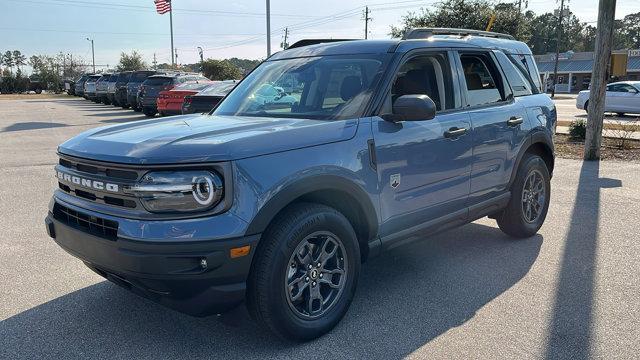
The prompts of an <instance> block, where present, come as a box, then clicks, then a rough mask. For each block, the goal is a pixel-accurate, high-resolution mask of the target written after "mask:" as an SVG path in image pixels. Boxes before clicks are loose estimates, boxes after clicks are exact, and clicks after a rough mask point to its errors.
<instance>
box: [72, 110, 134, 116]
mask: <svg viewBox="0 0 640 360" xmlns="http://www.w3.org/2000/svg"><path fill="white" fill-rule="evenodd" d="M109 110H112V109H109ZM134 114H136V113H135V112H133V111H130V112H125V111H123V110H116V111H111V112H98V113H95V114H85V115H84V116H90V117H113V116H130V115H134Z"/></svg>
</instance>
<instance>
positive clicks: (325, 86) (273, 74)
mask: <svg viewBox="0 0 640 360" xmlns="http://www.w3.org/2000/svg"><path fill="white" fill-rule="evenodd" d="M383 64H384V56H383V55H365V54H363V55H341V56H321V57H308V58H297V59H285V60H277V61H267V62H264V63H262V64H261V65H260V66H259V67H258V68H257V69H256V70H254V71H253V72H252V73H251V74H250V75H249V76H248V77H247V79H245V80H244V81H242V82H241V83H240V84H239V85H238V86H237V87H236V88H235V89H234V90H233V91H232V92H231V93H230V94H229V96H227V98H226V99H225V100H224V101H223V102H222V103H221V104H220V106H219V107H218V108H217V109H216V110H215V112H214V114H216V115H235V116H261V117H297V118H305V119H321V120H334V119H335V120H338V119H350V118H356V117H360V116H361V115H362V112H363V111H364V108H365V107H366V106H367V104H368V102H369V99H370V98H371V94H372V93H373V88H374V87H375V85H376V83H377V82H378V80H379V78H380V77H381V76H382V73H383Z"/></svg>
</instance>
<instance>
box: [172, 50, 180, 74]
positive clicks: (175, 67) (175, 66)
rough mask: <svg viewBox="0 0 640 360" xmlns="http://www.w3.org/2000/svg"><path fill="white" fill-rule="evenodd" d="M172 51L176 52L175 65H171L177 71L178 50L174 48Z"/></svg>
mask: <svg viewBox="0 0 640 360" xmlns="http://www.w3.org/2000/svg"><path fill="white" fill-rule="evenodd" d="M174 51H175V52H176V60H175V63H173V68H174V69H177V68H178V48H175V49H174ZM171 59H173V56H171Z"/></svg>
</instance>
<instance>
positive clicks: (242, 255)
mask: <svg viewBox="0 0 640 360" xmlns="http://www.w3.org/2000/svg"><path fill="white" fill-rule="evenodd" d="M539 87H540V77H539V74H538V71H537V68H536V66H535V63H534V62H533V58H532V56H531V51H530V50H529V49H528V48H527V46H526V45H525V44H523V43H521V42H518V41H515V40H513V39H512V38H511V37H510V36H508V35H501V34H495V33H483V32H475V31H467V30H451V29H418V30H414V31H412V32H409V33H408V34H407V35H406V37H405V39H403V40H384V41H341V42H331V41H326V42H324V43H323V42H321V41H317V43H315V44H314V43H313V42H312V41H307V42H305V43H302V44H297V45H294V46H292V48H291V49H288V50H286V51H282V52H279V53H277V54H275V55H273V56H271V57H270V58H269V59H267V60H266V61H265V62H263V63H262V64H261V65H260V66H259V67H257V68H256V69H255V70H254V71H253V72H252V73H251V74H250V75H248V76H247V77H246V78H245V79H244V80H242V81H241V82H240V83H239V84H238V85H237V86H236V87H235V88H234V89H233V90H232V91H231V92H230V93H229V94H228V95H227V96H226V97H225V98H224V99H223V100H222V102H221V103H220V104H219V105H218V106H217V107H216V108H215V109H214V110H213V111H212V112H211V113H210V114H205V115H182V116H174V117H168V118H163V119H152V120H146V121H137V122H132V123H126V124H117V125H113V126H108V127H102V128H96V129H93V130H89V131H87V132H84V133H82V134H80V135H78V136H76V137H74V138H72V139H70V140H68V141H66V142H65V143H63V144H62V145H60V147H59V148H58V152H59V158H60V160H59V164H58V165H57V166H56V168H55V173H56V177H57V180H58V182H59V184H58V188H57V189H56V190H55V193H54V195H53V198H52V200H51V203H50V207H49V214H48V216H47V218H46V227H47V231H48V233H49V235H50V236H51V237H52V238H53V239H55V241H56V242H57V243H58V244H59V245H60V246H61V247H62V248H64V249H65V250H66V251H68V252H69V253H70V254H72V255H74V256H76V257H78V258H79V259H81V260H82V261H83V262H84V263H85V264H86V265H87V266H88V267H89V268H91V269H92V270H93V271H95V272H96V273H98V274H100V275H101V276H103V277H105V278H107V279H109V280H110V281H112V282H114V283H116V284H119V285H121V286H123V287H125V288H127V289H129V290H131V291H133V292H135V293H137V294H139V295H142V296H144V297H146V298H149V299H151V300H154V301H156V302H158V303H160V304H163V305H165V306H168V307H170V308H173V309H176V310H179V311H182V312H185V313H188V314H191V315H196V316H204V315H209V314H215V313H221V312H224V311H226V310H228V309H231V308H233V307H234V306H236V305H238V304H240V303H242V302H243V301H244V302H246V305H247V307H248V309H249V312H250V313H251V315H252V316H253V318H254V319H256V320H257V322H258V323H260V324H261V325H263V326H265V327H266V328H267V329H270V330H272V331H274V332H275V333H277V334H279V335H280V336H282V337H285V338H289V339H294V340H308V339H312V338H315V337H318V336H320V335H322V334H324V333H326V332H327V331H329V330H331V329H332V328H333V327H334V326H335V325H336V324H337V323H338V322H339V321H340V319H341V318H342V317H343V315H344V314H345V312H346V311H347V309H348V307H349V304H350V303H351V300H352V299H353V296H354V294H355V291H356V283H357V281H358V275H359V272H360V267H361V264H362V263H363V262H364V261H366V260H367V258H369V257H371V256H374V255H376V254H379V253H381V252H384V251H386V250H388V249H390V248H393V247H395V246H398V245H400V244H404V243H407V242H409V241H412V240H422V239H426V237H427V235H429V234H432V233H435V232H439V231H443V230H446V229H450V228H452V227H456V226H461V225H463V224H466V223H469V222H471V221H474V220H476V219H478V218H481V217H485V216H489V217H490V218H493V219H496V221H497V224H498V226H499V227H500V229H502V230H503V231H504V232H505V233H506V234H508V235H510V236H512V237H515V238H526V237H530V236H532V235H534V234H535V233H536V232H537V231H538V230H539V229H540V227H541V226H542V224H543V222H544V220H545V217H546V214H547V209H548V207H549V201H550V196H551V188H550V177H551V174H552V171H553V167H554V148H553V140H552V139H553V134H554V128H555V125H556V110H555V107H554V104H553V102H552V101H551V100H550V98H549V97H548V96H547V95H545V94H542V93H540V90H539ZM498 260H499V259H496V261H498ZM460 266H464V264H460Z"/></svg>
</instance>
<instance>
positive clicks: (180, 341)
mask: <svg viewBox="0 0 640 360" xmlns="http://www.w3.org/2000/svg"><path fill="white" fill-rule="evenodd" d="M143 118H144V116H142V115H139V114H138V113H134V112H133V111H129V110H119V109H118V108H114V107H112V106H103V105H96V104H93V103H91V102H88V101H85V100H82V99H79V98H71V97H58V98H53V99H43V98H33V99H30V98H26V99H23V100H1V99H0V154H1V155H0V171H1V174H2V175H1V176H2V177H1V178H2V186H1V187H0V203H1V204H2V206H1V207H0V211H1V213H0V224H1V225H2V226H1V228H2V230H3V231H2V232H1V233H0V339H2V340H1V344H0V359H66V358H69V359H72V358H92V359H93V358H96V359H104V358H109V359H146V358H148V359H172V358H175V359H182V358H190V359H198V358H224V359H229V358H242V359H249V358H304V359H310V358H314V359H315V358H323V359H326V358H344V359H351V358H367V359H396V358H404V357H409V358H443V359H454V358H455V359H460V358H465V359H467V358H473V359H487V358H502V359H523V358H547V359H586V358H607V359H609V358H616V359H637V358H638V356H639V354H640V341H638V339H640V296H639V294H640V276H639V274H640V227H639V226H638V224H639V223H640V211H639V210H640V206H639V205H638V204H639V203H640V176H639V175H640V164H639V163H622V162H602V163H584V164H583V163H582V162H579V161H574V160H564V159H558V161H557V165H556V172H555V175H554V178H553V180H552V203H551V207H550V210H549V215H548V217H547V221H546V223H545V225H544V226H543V227H542V229H541V230H540V232H539V234H538V235H536V236H534V237H532V238H529V239H525V240H512V239H509V238H508V237H506V236H505V235H503V234H502V233H501V232H500V231H499V230H498V228H497V226H496V225H495V222H494V221H492V220H489V219H482V220H479V221H477V222H475V223H473V224H469V225H467V226H464V227H462V228H459V229H456V230H452V231H449V232H446V233H442V234H440V235H437V236H434V237H431V238H428V239H425V240H424V241H421V242H417V243H413V244H411V245H407V246H404V247H400V248H397V249H395V250H393V251H392V252H390V253H387V254H384V255H382V256H380V257H377V258H375V259H372V260H371V261H369V262H368V263H366V264H365V265H364V266H363V269H362V274H361V277H360V282H359V285H358V291H357V294H356V297H355V300H354V302H353V304H352V306H351V309H350V310H349V312H348V313H347V315H346V317H345V318H344V319H343V321H342V322H341V323H340V324H339V325H338V326H337V327H336V329H334V330H333V331H332V332H331V333H329V334H328V335H326V336H324V337H322V338H320V339H318V340H315V341H312V342H309V343H305V344H291V343H286V342H283V341H280V340H278V339H276V338H274V337H273V336H272V335H270V334H268V333H265V332H263V331H262V330H260V329H258V328H256V326H255V324H254V323H253V322H252V321H251V320H250V318H249V316H248V314H247V312H246V310H245V309H244V307H239V308H237V309H236V310H234V311H232V312H231V313H228V314H225V315H222V316H217V317H215V316H214V317H209V318H201V319H200V318H191V317H189V316H186V315H181V314H179V313H176V312H174V311H172V310H168V309H165V308H163V307H161V306H159V305H155V304H154V303H151V302H149V301H147V300H144V299H141V298H138V297H137V296H135V295H132V294H130V293H128V292H127V291H125V290H122V289H121V288H119V287H117V286H116V285H113V284H111V283H108V282H106V281H104V280H103V279H102V278H101V277H99V276H97V275H95V274H94V273H92V272H90V271H89V270H88V269H86V268H85V267H84V265H82V264H81V263H80V261H78V260H76V259H75V258H73V257H71V256H70V255H68V254H67V253H65V252H64V251H63V250H61V249H60V248H59V247H58V246H57V245H55V243H54V242H53V241H52V240H51V239H50V238H48V236H47V235H46V232H45V229H44V225H43V219H44V217H45V215H46V211H47V204H48V202H49V199H50V196H51V193H52V191H53V189H54V186H55V183H56V182H55V179H54V177H53V166H54V164H55V162H56V160H57V158H56V154H55V149H56V145H57V144H59V143H60V142H62V141H64V140H66V139H67V138H69V137H71V136H73V135H75V134H77V133H79V132H81V131H83V130H86V129H89V128H92V127H96V126H101V125H109V124H113V123H118V122H123V121H135V120H139V119H143Z"/></svg>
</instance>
